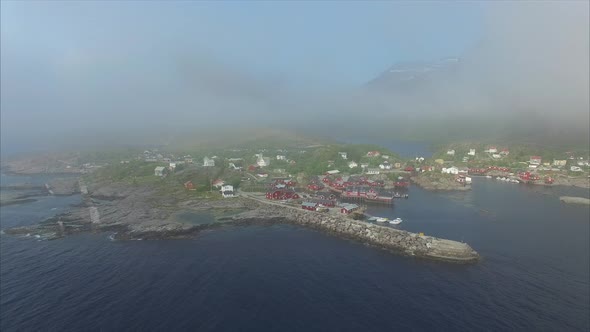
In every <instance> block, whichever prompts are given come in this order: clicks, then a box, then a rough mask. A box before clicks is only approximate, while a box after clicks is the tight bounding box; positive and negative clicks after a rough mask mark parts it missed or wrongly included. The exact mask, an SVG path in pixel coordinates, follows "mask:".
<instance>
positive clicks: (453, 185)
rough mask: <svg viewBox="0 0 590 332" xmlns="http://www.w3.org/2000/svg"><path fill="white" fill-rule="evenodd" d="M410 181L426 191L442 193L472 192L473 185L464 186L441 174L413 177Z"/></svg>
mask: <svg viewBox="0 0 590 332" xmlns="http://www.w3.org/2000/svg"><path fill="white" fill-rule="evenodd" d="M410 180H411V181H412V182H413V183H415V184H417V185H418V186H420V187H422V188H424V189H426V190H440V191H451V190H457V191H465V190H471V185H464V184H462V183H459V182H457V181H455V180H454V179H453V178H449V177H446V176H442V175H440V174H436V176H433V175H432V174H428V175H424V174H419V175H416V176H412V177H411V178H410Z"/></svg>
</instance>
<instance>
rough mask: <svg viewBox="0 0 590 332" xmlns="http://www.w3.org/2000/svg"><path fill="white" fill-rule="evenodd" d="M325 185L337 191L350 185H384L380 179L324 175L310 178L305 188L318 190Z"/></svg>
mask: <svg viewBox="0 0 590 332" xmlns="http://www.w3.org/2000/svg"><path fill="white" fill-rule="evenodd" d="M399 183H400V185H401V184H403V182H399ZM326 186H328V187H330V188H331V189H336V190H337V191H342V190H344V189H346V188H348V187H351V186H369V187H384V186H385V182H384V181H381V180H369V179H367V178H366V177H364V176H350V177H347V178H343V177H332V176H324V177H323V178H321V179H320V178H319V177H316V178H315V179H313V180H311V182H310V183H309V185H307V189H309V190H311V191H318V190H322V189H324V188H325V187H326Z"/></svg>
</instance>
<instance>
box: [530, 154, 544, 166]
mask: <svg viewBox="0 0 590 332" xmlns="http://www.w3.org/2000/svg"><path fill="white" fill-rule="evenodd" d="M541 161H542V159H541V157H539V156H531V158H530V159H529V164H531V165H541Z"/></svg>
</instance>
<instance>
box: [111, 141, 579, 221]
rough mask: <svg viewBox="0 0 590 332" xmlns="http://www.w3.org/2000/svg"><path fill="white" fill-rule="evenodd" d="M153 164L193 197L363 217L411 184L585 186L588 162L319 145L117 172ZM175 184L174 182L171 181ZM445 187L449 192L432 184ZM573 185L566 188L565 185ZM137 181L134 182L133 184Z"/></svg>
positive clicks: (170, 160) (157, 155) (185, 158)
mask: <svg viewBox="0 0 590 332" xmlns="http://www.w3.org/2000/svg"><path fill="white" fill-rule="evenodd" d="M130 162H131V163H134V164H137V163H139V164H143V165H149V164H152V165H153V164H157V165H155V166H154V167H153V168H152V175H151V178H160V179H161V181H163V182H170V183H175V185H182V186H183V187H184V188H185V189H186V190H187V191H189V192H193V191H194V192H195V193H196V195H198V194H201V195H202V194H203V193H206V194H207V195H208V196H207V197H208V198H212V197H218V198H220V199H231V198H234V197H238V196H240V195H241V196H248V197H250V198H256V199H258V200H265V201H268V202H275V203H276V202H278V203H280V204H285V205H289V206H299V207H300V208H301V209H304V210H310V211H316V212H321V213H340V214H346V215H350V216H352V217H354V218H361V217H362V215H363V213H364V211H365V210H366V206H367V205H368V204H394V201H395V200H396V199H407V198H409V193H408V191H409V190H408V188H409V186H410V183H412V182H413V183H415V184H417V185H419V186H422V187H424V188H426V189H433V190H468V189H470V186H471V185H472V182H473V177H478V176H479V177H485V178H490V179H496V180H499V181H505V182H510V183H522V184H542V185H559V184H566V185H569V184H571V183H572V181H571V179H576V180H577V181H578V182H576V184H580V186H584V183H587V182H588V170H589V165H588V158H587V156H582V157H580V156H576V155H574V154H573V153H571V152H564V153H563V159H552V160H545V159H543V158H542V157H541V156H537V155H530V156H528V157H523V156H522V153H520V154H519V156H518V158H515V157H514V155H513V154H511V152H510V150H509V148H505V147H503V148H497V147H495V146H491V145H490V146H485V147H482V148H480V149H477V148H468V149H467V148H465V149H463V150H461V149H460V148H448V149H446V150H444V151H441V152H439V153H437V154H435V155H434V156H433V157H431V158H424V157H421V156H418V157H415V158H411V159H403V158H400V157H399V156H397V155H396V154H395V153H393V152H391V151H387V150H385V149H382V148H378V147H374V146H370V147H369V146H361V145H333V146H329V145H328V146H327V145H318V146H308V147H300V148H289V149H287V148H281V149H274V150H273V149H227V150H220V151H216V153H211V154H208V155H204V156H203V155H201V156H200V157H199V158H194V157H192V156H191V155H190V154H180V155H173V154H170V153H165V152H162V151H158V150H146V151H144V152H143V154H141V155H139V156H137V157H136V158H135V160H133V161H131V160H121V161H120V164H121V165H122V166H126V165H129V163H130ZM172 179H173V180H172ZM443 180H444V181H447V183H449V184H451V185H447V186H446V187H441V186H438V187H437V186H434V187H432V186H429V184H430V183H440V182H441V181H443ZM568 180H569V181H570V182H567V181H568ZM136 181H137V178H136Z"/></svg>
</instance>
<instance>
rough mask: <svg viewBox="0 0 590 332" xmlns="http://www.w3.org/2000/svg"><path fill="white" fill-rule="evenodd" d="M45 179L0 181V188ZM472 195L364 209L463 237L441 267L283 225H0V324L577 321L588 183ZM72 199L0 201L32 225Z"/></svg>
mask: <svg viewBox="0 0 590 332" xmlns="http://www.w3.org/2000/svg"><path fill="white" fill-rule="evenodd" d="M45 180H46V178H39V177H31V178H29V179H28V180H26V181H23V178H20V177H18V178H15V177H8V176H2V184H7V183H17V182H27V181H28V182H35V181H38V182H40V183H42V182H43V181H45ZM474 181H475V182H474V184H473V190H472V191H470V192H461V193H433V192H427V191H424V190H421V189H420V188H416V187H411V188H410V191H409V194H410V198H409V199H407V200H399V201H396V203H397V204H396V205H395V206H394V207H393V208H391V207H383V206H381V207H372V208H371V209H370V211H369V212H371V213H372V214H374V215H379V216H388V217H390V218H393V217H401V218H402V219H403V220H404V222H403V223H402V224H401V225H399V226H398V227H399V228H402V229H406V230H410V231H414V232H424V233H426V234H427V235H434V236H440V237H445V238H450V239H454V240H458V241H465V242H467V243H469V244H470V245H471V246H472V247H473V248H474V249H476V250H477V251H478V252H479V253H480V254H481V256H482V261H481V262H480V263H478V264H475V265H453V264H446V263H440V262H432V261H426V260H420V259H414V258H409V257H403V256H397V255H393V254H391V253H389V252H386V251H383V250H379V249H376V248H373V247H370V246H366V245H363V244H361V243H357V242H353V241H349V240H343V239H339V238H336V237H332V236H329V235H326V234H323V233H321V232H317V231H313V230H309V229H305V228H300V227H296V226H291V225H275V226H247V227H236V226H230V227H224V228H220V229H216V230H212V231H206V232H203V233H201V234H200V235H198V236H197V237H195V238H193V239H188V240H160V241H126V242H118V241H111V240H109V238H108V235H110V234H108V233H100V234H83V235H77V236H71V237H67V238H64V239H60V240H55V241H39V240H37V239H34V238H31V237H28V238H27V237H13V236H9V235H1V236H0V330H1V331H99V330H100V331H118V330H131V331H188V330H190V331H392V330H400V331H411V330H430V331H448V330H463V331H480V330H487V331H502V330H503V331H514V330H521V331H588V330H589V329H590V318H589V316H588V313H589V312H590V294H589V293H590V282H589V279H590V266H589V264H590V263H589V262H590V247H589V241H590V240H589V239H590V221H589V219H590V212H589V207H588V206H576V205H565V204H562V203H560V202H559V199H558V196H560V195H572V196H585V197H589V196H590V194H589V193H588V190H585V189H576V188H561V187H554V188H546V187H535V186H526V185H518V184H512V183H503V182H498V181H495V180H491V179H485V178H476V179H475V180H474ZM79 201H80V197H79V196H71V197H49V196H47V197H41V198H40V199H39V200H38V201H36V202H33V203H29V204H24V205H14V206H6V207H2V208H0V227H1V228H3V229H4V228H8V227H14V226H19V225H27V224H33V223H36V222H38V221H39V220H42V219H44V218H47V217H50V216H52V215H54V214H55V213H58V212H61V211H64V210H65V209H66V208H67V206H68V205H70V204H75V203H77V202H79Z"/></svg>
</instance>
